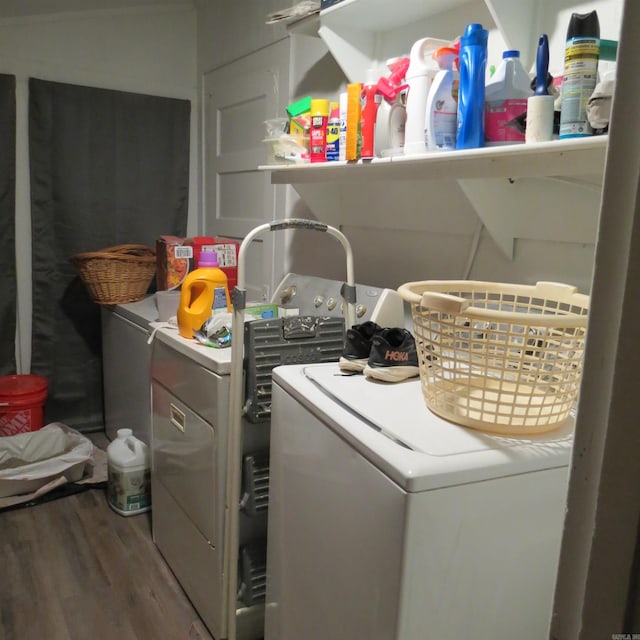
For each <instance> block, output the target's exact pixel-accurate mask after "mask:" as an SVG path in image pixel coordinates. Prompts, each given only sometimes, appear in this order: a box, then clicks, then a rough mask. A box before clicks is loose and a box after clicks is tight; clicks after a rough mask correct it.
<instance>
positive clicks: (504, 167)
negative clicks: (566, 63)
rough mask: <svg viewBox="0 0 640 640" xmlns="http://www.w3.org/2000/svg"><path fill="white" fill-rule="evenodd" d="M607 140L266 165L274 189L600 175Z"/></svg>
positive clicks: (593, 138) (596, 139)
mask: <svg viewBox="0 0 640 640" xmlns="http://www.w3.org/2000/svg"><path fill="white" fill-rule="evenodd" d="M607 141H608V136H596V137H590V138H575V139H570V140H552V141H551V142H541V143H535V144H515V145H507V146H502V147H484V148H481V149H470V150H466V151H442V152H435V153H424V154H419V155H412V156H402V155H400V156H394V157H391V158H375V159H373V160H369V161H362V160H359V161H357V162H322V163H317V164H303V165H296V164H289V165H263V166H261V167H259V168H260V169H261V170H264V171H270V172H271V183H272V184H305V183H320V182H341V183H354V182H369V181H373V180H412V179H419V180H434V179H447V178H448V179H451V180H458V179H473V178H535V177H545V176H565V177H568V176H587V175H599V176H601V175H602V173H603V168H604V160H605V155H606V150H607Z"/></svg>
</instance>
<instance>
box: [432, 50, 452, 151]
mask: <svg viewBox="0 0 640 640" xmlns="http://www.w3.org/2000/svg"><path fill="white" fill-rule="evenodd" d="M433 57H434V59H435V60H436V62H437V63H438V66H439V67H440V71H438V73H437V74H436V77H435V78H434V80H433V82H432V84H431V89H429V95H428V97H427V108H426V115H425V127H426V139H427V149H429V151H436V150H438V149H440V150H452V149H455V148H456V134H457V131H458V85H459V83H460V80H459V76H458V72H457V71H456V70H454V68H453V65H454V62H455V61H456V59H457V57H458V52H457V51H456V50H455V49H454V48H452V47H442V48H440V49H438V50H437V51H436V52H435V53H434V54H433Z"/></svg>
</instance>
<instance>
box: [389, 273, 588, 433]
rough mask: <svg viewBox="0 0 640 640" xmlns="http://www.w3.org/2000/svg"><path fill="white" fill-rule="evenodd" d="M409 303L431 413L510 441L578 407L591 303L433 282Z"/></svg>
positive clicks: (554, 287) (520, 288) (545, 286)
mask: <svg viewBox="0 0 640 640" xmlns="http://www.w3.org/2000/svg"><path fill="white" fill-rule="evenodd" d="M398 293H399V294H400V296H401V297H402V298H403V299H404V300H406V301H407V302H409V304H410V306H411V313H412V318H413V326H414V333H415V338H416V346H417V348H418V356H419V367H420V382H421V386H422V393H423V395H424V399H425V402H426V404H427V407H429V409H431V410H432V411H433V412H434V413H436V414H438V415H440V416H442V417H443V418H446V419H447V420H450V421H452V422H455V423H458V424H461V425H464V426H467V427H472V428H475V429H481V430H483V431H490V432H494V433H501V434H509V435H524V434H533V433H543V432H546V431H551V430H552V429H554V428H556V427H558V426H560V425H561V424H562V422H564V420H566V418H567V417H568V416H569V413H570V411H571V410H572V408H573V407H574V405H575V402H576V399H577V396H578V390H579V384H580V376H581V373H582V360H583V353H584V344H585V337H586V329H587V316H588V311H589V297H588V296H586V295H582V294H579V293H576V289H575V287H571V286H569V285H565V284H558V283H550V282H538V283H537V284H536V286H535V287H533V286H527V285H515V284H503V283H496V282H474V281H442V280H431V281H423V282H409V283H407V284H403V285H402V286H401V287H400V288H399V289H398Z"/></svg>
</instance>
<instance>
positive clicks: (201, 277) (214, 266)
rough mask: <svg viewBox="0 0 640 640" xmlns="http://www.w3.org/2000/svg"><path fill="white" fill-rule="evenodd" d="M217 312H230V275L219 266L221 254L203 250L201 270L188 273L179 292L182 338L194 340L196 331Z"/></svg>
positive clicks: (179, 329)
mask: <svg viewBox="0 0 640 640" xmlns="http://www.w3.org/2000/svg"><path fill="white" fill-rule="evenodd" d="M218 310H220V311H227V312H230V311H231V297H230V296H229V285H228V282H227V275H226V274H225V272H224V271H223V270H222V269H220V267H219V266H218V254H217V253H216V252H215V251H203V252H202V253H201V254H200V259H199V261H198V268H197V269H194V270H193V271H192V272H191V273H189V274H187V277H186V278H185V279H184V282H183V283H182V287H181V289H180V304H179V305H178V313H177V319H178V332H179V333H180V335H181V336H182V337H183V338H193V332H194V331H197V330H198V329H200V327H202V325H203V324H204V322H205V320H207V319H208V318H210V317H211V316H212V315H213V314H214V313H216V311H218Z"/></svg>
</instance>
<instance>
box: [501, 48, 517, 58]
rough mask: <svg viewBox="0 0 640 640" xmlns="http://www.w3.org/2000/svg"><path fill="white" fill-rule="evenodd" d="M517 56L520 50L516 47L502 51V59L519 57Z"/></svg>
mask: <svg viewBox="0 0 640 640" xmlns="http://www.w3.org/2000/svg"><path fill="white" fill-rule="evenodd" d="M519 57H520V52H519V51H518V50H517V49H509V50H508V51H503V52H502V59H503V60H505V59H506V58H519Z"/></svg>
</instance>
